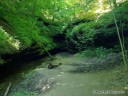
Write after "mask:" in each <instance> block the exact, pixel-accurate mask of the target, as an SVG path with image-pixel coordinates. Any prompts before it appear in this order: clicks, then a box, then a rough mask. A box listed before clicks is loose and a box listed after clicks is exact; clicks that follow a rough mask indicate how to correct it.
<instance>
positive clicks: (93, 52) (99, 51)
mask: <svg viewBox="0 0 128 96" xmlns="http://www.w3.org/2000/svg"><path fill="white" fill-rule="evenodd" d="M111 52H113V50H112V49H106V48H103V47H98V48H90V49H87V50H84V51H82V52H80V53H78V56H80V57H105V56H107V54H108V53H111Z"/></svg>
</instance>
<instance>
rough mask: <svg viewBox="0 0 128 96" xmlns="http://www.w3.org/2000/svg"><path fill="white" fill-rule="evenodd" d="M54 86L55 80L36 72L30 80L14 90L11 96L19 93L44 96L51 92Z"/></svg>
mask: <svg viewBox="0 0 128 96" xmlns="http://www.w3.org/2000/svg"><path fill="white" fill-rule="evenodd" d="M54 84H55V80H53V79H49V78H47V77H46V76H45V75H44V74H43V73H40V72H39V70H38V71H36V72H34V73H33V74H32V75H31V76H30V77H29V78H27V79H26V80H24V81H22V82H21V83H20V84H19V85H17V86H16V87H15V88H14V89H12V90H11V92H10V94H9V96H14V94H18V93H20V94H21V93H22V94H28V93H29V94H33V95H35V96H36V95H39V94H44V93H46V92H47V91H49V90H50V89H51V88H52V87H53V86H54ZM23 96H24V95H23ZM25 96H28V95H25Z"/></svg>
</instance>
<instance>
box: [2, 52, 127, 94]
mask: <svg viewBox="0 0 128 96" xmlns="http://www.w3.org/2000/svg"><path fill="white" fill-rule="evenodd" d="M55 57H56V58H57V59H55V60H53V61H50V60H49V58H48V57H47V58H44V59H41V60H38V61H34V62H32V64H30V65H29V66H23V68H21V69H22V70H21V71H19V72H17V73H16V74H14V75H11V76H9V77H7V78H5V79H4V81H3V82H1V83H0V92H1V93H2V94H3V93H4V92H5V90H6V88H7V86H8V82H9V81H10V82H11V83H12V86H11V87H12V89H11V92H10V94H9V96H117V95H119V96H126V94H125V91H124V89H122V87H121V86H119V85H122V84H121V82H116V81H114V80H112V76H113V75H112V72H113V70H102V71H97V72H86V73H79V72H72V70H74V69H75V68H77V66H78V65H77V66H76V65H75V66H74V64H75V63H76V62H77V63H79V62H80V64H84V63H87V62H85V61H81V59H79V58H76V56H75V55H74V54H69V53H67V52H61V53H57V54H55ZM36 63H37V64H36ZM49 63H52V64H54V65H58V64H59V63H62V65H60V66H58V67H56V68H53V69H48V68H47V67H46V65H47V64H49ZM42 78H43V79H42ZM44 81H45V82H44ZM44 83H45V84H44ZM41 84H42V85H41ZM28 87H29V88H28ZM24 91H25V92H24ZM33 93H34V94H33Z"/></svg>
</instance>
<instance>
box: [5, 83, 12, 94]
mask: <svg viewBox="0 0 128 96" xmlns="http://www.w3.org/2000/svg"><path fill="white" fill-rule="evenodd" d="M10 87H11V82H9V85H8V87H7V89H6V92H5V93H4V96H7V95H8V92H9V90H10Z"/></svg>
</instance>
